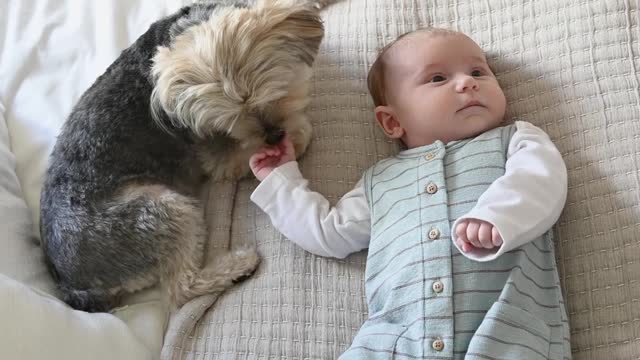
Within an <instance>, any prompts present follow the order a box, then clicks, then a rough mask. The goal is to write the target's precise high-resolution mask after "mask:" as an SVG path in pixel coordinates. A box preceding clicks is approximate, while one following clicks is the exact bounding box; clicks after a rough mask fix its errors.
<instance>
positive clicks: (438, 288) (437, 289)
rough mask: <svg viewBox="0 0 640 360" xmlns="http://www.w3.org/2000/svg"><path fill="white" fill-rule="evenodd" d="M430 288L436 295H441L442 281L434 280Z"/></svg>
mask: <svg viewBox="0 0 640 360" xmlns="http://www.w3.org/2000/svg"><path fill="white" fill-rule="evenodd" d="M431 288H432V289H433V291H435V292H437V293H441V292H442V290H444V284H443V283H442V281H440V280H436V281H434V282H433V284H432V285H431Z"/></svg>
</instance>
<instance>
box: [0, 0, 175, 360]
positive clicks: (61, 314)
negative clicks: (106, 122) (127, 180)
mask: <svg viewBox="0 0 640 360" xmlns="http://www.w3.org/2000/svg"><path fill="white" fill-rule="evenodd" d="M179 6H180V1H179V0H165V1H158V0H107V1H90V0H84V1H78V0H9V1H7V0H5V1H0V121H2V124H0V125H2V128H4V132H3V133H2V134H3V135H2V139H4V144H5V145H4V148H3V150H2V155H6V156H3V157H2V158H0V161H1V162H2V164H1V165H3V168H2V170H3V174H4V175H7V176H4V177H3V178H5V179H9V180H11V181H13V182H12V183H11V184H9V185H7V184H8V183H7V182H2V183H0V194H5V195H6V194H7V193H9V194H10V195H11V196H12V198H11V199H12V202H11V203H9V202H4V203H3V204H4V205H5V206H3V207H2V208H0V217H2V219H3V220H5V221H7V223H8V221H9V220H10V219H12V218H10V216H12V217H19V219H15V220H12V221H11V224H13V226H12V227H9V226H3V229H2V233H0V237H2V238H1V239H0V240H2V244H3V246H7V247H8V248H9V249H13V250H15V251H13V250H12V251H0V273H1V274H4V275H6V276H8V277H9V278H6V277H2V276H1V275H0V280H1V281H0V310H1V311H2V313H3V315H0V318H2V319H3V320H2V321H0V358H3V359H5V358H6V359H9V358H16V357H15V356H16V355H18V354H19V355H20V356H19V358H20V359H28V358H42V355H44V354H46V355H47V357H48V358H61V359H62V358H64V359H73V358H74V357H73V356H72V355H74V354H75V355H78V354H83V353H84V356H82V357H78V358H82V359H86V358H88V357H87V354H92V355H91V356H90V357H91V358H96V357H95V356H94V355H93V353H94V351H98V350H99V351H102V352H104V356H106V357H105V358H132V359H136V358H140V359H142V358H147V357H148V355H149V354H151V356H152V357H154V358H155V357H157V355H158V354H159V352H160V347H161V345H162V344H161V343H162V335H163V332H164V328H165V323H166V311H165V309H164V307H163V306H161V305H160V302H159V300H158V299H159V294H158V291H157V290H148V291H145V292H142V293H140V294H137V295H136V296H134V297H130V298H128V299H125V305H124V307H123V308H121V309H118V310H116V311H114V314H113V315H111V314H101V315H94V314H79V313H78V312H73V311H71V310H70V309H69V308H68V307H66V305H63V304H62V303H61V302H59V301H56V300H55V299H54V298H53V297H51V296H50V295H54V296H55V295H56V293H55V291H54V285H53V282H52V280H51V278H50V277H49V276H48V273H46V270H45V268H44V264H43V262H42V254H41V252H40V251H39V249H38V247H37V236H38V231H37V229H38V223H39V210H38V209H39V201H40V189H41V186H42V182H43V176H44V173H45V169H46V163H47V157H48V155H49V153H50V152H51V150H52V148H53V145H54V143H55V138H56V135H57V134H58V132H59V130H60V127H61V125H62V123H63V122H64V120H65V118H66V116H67V114H68V113H69V112H70V111H71V107H72V106H73V104H74V103H75V102H76V101H77V99H78V98H79V97H80V95H82V93H83V92H84V91H85V90H86V89H87V88H88V87H89V86H90V85H91V84H92V83H93V81H94V80H95V79H96V78H97V77H98V76H99V75H100V74H101V73H102V72H103V71H104V70H105V69H106V67H107V66H108V65H109V64H110V63H111V62H112V61H113V60H114V59H115V58H116V57H117V56H118V55H119V53H120V51H121V50H122V49H124V48H126V47H127V46H129V44H130V43H132V42H133V41H134V40H135V39H136V38H137V37H138V36H139V35H140V34H141V33H143V32H144V31H145V30H146V29H147V28H148V26H149V25H150V24H151V23H152V22H153V21H155V20H156V19H158V18H160V17H162V16H164V15H167V14H169V13H171V12H172V11H174V10H176V9H177V8H178V7H179ZM5 121H6V127H5ZM7 129H8V133H7ZM7 140H8V145H9V146H6V145H7ZM0 145H2V144H0ZM9 150H10V151H11V152H12V153H13V154H11V152H9ZM14 155H15V157H14ZM14 168H15V174H12V172H13V169H14ZM5 170H6V171H5ZM5 173H6V174H5ZM16 174H17V178H16V177H15V175H16ZM16 180H17V181H16ZM18 182H19V185H18ZM16 194H18V195H16ZM21 196H24V200H26V206H25V204H24V202H23V201H22V199H21ZM5 200H6V199H5ZM16 204H17V205H16ZM27 206H28V209H29V210H27ZM29 212H30V214H31V219H30V218H29ZM18 225H19V226H18ZM30 226H32V228H31V229H30V228H29V227H30ZM3 233H4V235H3ZM34 239H35V241H34ZM5 249H6V248H5ZM11 278H13V279H15V280H18V281H20V282H22V284H23V285H28V286H32V287H34V288H35V289H37V290H39V291H40V292H38V291H33V290H31V289H29V288H28V287H23V286H21V285H20V284H19V283H16V282H13V280H12V279H11ZM33 311H35V313H33ZM5 315H6V316H5ZM10 315H11V316H10ZM61 321H62V322H64V323H60V322H61ZM123 321H124V322H123ZM127 325H128V326H129V330H127V331H125V330H123V328H126V326H127ZM36 329H39V330H38V331H36V332H35V333H33V331H35V330H36ZM9 333H11V334H12V337H6V336H5V335H6V334H9ZM28 333H32V335H30V336H27V334H28ZM33 336H36V337H39V338H36V339H34V338H33ZM100 338H103V339H104V341H103V342H102V343H100ZM56 344H58V346H56ZM73 344H75V345H73ZM100 344H101V345H100ZM72 345H73V346H76V347H77V348H76V349H75V350H74V351H70V348H68V347H69V346H72ZM101 346H102V349H101ZM110 349H111V350H112V352H111V353H110V352H109V350H110ZM143 353H144V354H146V355H144V356H143V355H142V354H143ZM123 354H129V355H130V356H128V357H127V356H124V355H123ZM116 355H117V356H116ZM121 355H122V356H121ZM70 356H71V357H70ZM114 356H115V357H114Z"/></svg>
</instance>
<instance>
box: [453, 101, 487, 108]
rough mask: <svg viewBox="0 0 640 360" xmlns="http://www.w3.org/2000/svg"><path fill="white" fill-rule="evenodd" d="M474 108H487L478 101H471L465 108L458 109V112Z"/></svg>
mask: <svg viewBox="0 0 640 360" xmlns="http://www.w3.org/2000/svg"><path fill="white" fill-rule="evenodd" d="M473 107H485V106H484V105H482V103H481V102H480V101H478V100H469V101H467V102H466V103H465V104H464V106H463V107H461V108H460V109H458V111H462V110H465V109H469V108H473Z"/></svg>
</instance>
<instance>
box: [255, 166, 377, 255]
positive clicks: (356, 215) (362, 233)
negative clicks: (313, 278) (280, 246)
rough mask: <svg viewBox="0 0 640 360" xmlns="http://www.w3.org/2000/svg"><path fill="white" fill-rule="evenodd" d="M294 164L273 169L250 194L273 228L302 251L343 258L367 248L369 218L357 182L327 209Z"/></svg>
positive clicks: (361, 189)
mask: <svg viewBox="0 0 640 360" xmlns="http://www.w3.org/2000/svg"><path fill="white" fill-rule="evenodd" d="M307 184H308V181H307V180H305V179H304V178H303V177H302V174H300V170H299V169H298V163H297V162H289V163H286V164H284V165H282V166H279V167H278V168H276V169H275V170H274V171H273V172H271V174H269V176H267V177H266V178H265V179H264V180H263V181H262V182H261V183H260V185H258V187H257V188H256V189H255V190H254V192H253V194H251V200H252V201H253V202H254V203H255V204H256V205H258V206H259V207H260V208H261V209H262V210H263V211H264V212H265V213H267V214H268V215H269V217H270V218H271V222H272V223H273V225H274V226H275V227H276V228H277V229H278V230H279V231H280V232H282V233H283V234H284V235H285V236H286V237H287V238H289V239H290V240H291V241H293V242H295V243H296V244H298V245H299V246H300V247H302V248H303V249H305V250H307V251H309V252H311V253H313V254H316V255H320V256H331V257H336V258H344V257H346V256H347V255H349V254H351V253H353V252H356V251H360V250H362V249H364V248H367V247H368V246H369V239H370V233H371V214H370V212H369V206H368V205H367V200H366V197H365V194H364V188H363V187H362V181H360V182H359V183H358V184H357V185H356V186H355V188H354V189H353V190H351V191H350V192H348V193H347V194H345V195H344V196H343V197H342V198H341V199H340V201H339V202H338V203H337V204H336V205H335V206H334V207H331V205H330V204H329V201H328V200H327V199H326V198H325V197H324V196H322V195H320V194H319V193H317V192H313V191H311V190H309V188H308V187H307Z"/></svg>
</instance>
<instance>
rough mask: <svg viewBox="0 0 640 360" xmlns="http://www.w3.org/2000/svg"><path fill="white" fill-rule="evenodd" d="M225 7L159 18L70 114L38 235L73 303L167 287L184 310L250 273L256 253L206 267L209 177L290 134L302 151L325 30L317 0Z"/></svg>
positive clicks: (226, 174) (238, 170) (238, 171)
mask: <svg viewBox="0 0 640 360" xmlns="http://www.w3.org/2000/svg"><path fill="white" fill-rule="evenodd" d="M323 2H326V0H324V1H323V0H321V1H320V2H319V4H320V5H318V3H316V4H312V5H315V6H316V7H317V8H319V7H321V6H322V5H323V4H322V3H323ZM227 3H231V4H220V3H215V4H211V3H209V4H200V5H194V6H192V7H185V8H183V9H181V10H180V11H178V12H177V13H175V14H173V15H171V16H169V17H167V18H164V19H162V20H160V21H158V22H156V23H154V24H153V25H151V27H150V29H149V30H148V31H147V32H146V33H145V34H143V35H142V36H141V37H140V38H139V39H138V40H137V41H136V42H135V43H134V44H133V45H132V46H131V47H129V48H128V49H126V50H124V51H123V52H122V54H121V55H120V57H119V58H118V59H117V60H116V61H115V62H114V63H113V64H112V65H111V66H110V67H109V68H108V69H107V71H106V72H105V73H104V74H103V75H102V76H100V77H99V78H98V79H97V80H96V82H95V83H94V84H93V85H92V86H91V87H90V88H89V89H88V90H87V91H86V92H85V93H84V94H83V95H82V97H81V98H80V100H79V102H78V103H77V104H76V105H75V107H74V108H73V110H72V112H71V114H70V115H69V118H68V119H67V121H66V122H65V124H64V126H63V128H62V131H61V133H60V135H59V137H58V139H57V143H56V145H55V147H54V149H53V152H52V154H51V157H50V163H49V168H48V170H47V174H46V179H45V183H44V187H43V191H42V197H41V214H42V215H41V227H40V230H41V238H42V243H43V248H44V250H45V253H46V257H47V261H48V263H49V267H50V269H51V272H52V273H53V275H54V277H55V278H56V280H57V282H58V284H59V288H60V290H61V291H62V293H63V295H64V300H65V301H66V302H67V303H68V304H70V305H71V306H72V307H74V308H76V309H81V310H86V311H106V310H108V309H110V308H111V307H113V306H115V305H116V302H117V299H118V297H119V295H121V294H123V293H127V292H132V291H136V290H139V289H142V288H145V287H148V286H151V285H153V284H155V283H157V282H158V281H160V282H161V284H162V285H163V287H164V288H166V290H167V293H168V295H169V297H168V299H169V301H170V303H171V304H173V305H175V306H180V305H182V304H184V303H185V302H186V301H188V300H190V299H192V298H193V297H196V296H199V295H202V294H205V293H215V292H221V291H223V290H224V289H226V288H227V287H229V286H230V285H231V284H232V283H234V282H236V281H238V280H240V279H242V278H244V277H246V276H249V275H250V274H251V273H253V272H254V271H255V269H256V266H257V265H258V262H259V257H258V255H257V253H256V252H255V249H250V248H246V249H240V250H236V251H232V252H230V253H228V254H226V255H224V256H222V257H221V259H219V260H218V261H216V265H215V266H214V267H213V268H208V269H201V265H202V261H203V257H204V247H205V241H206V224H205V223H204V217H203V211H202V206H201V204H200V203H199V201H198V200H197V199H198V197H197V196H198V192H199V188H200V186H201V185H202V184H203V179H204V176H210V177H212V178H213V179H214V180H219V179H225V178H226V179H229V178H231V179H233V178H238V177H240V176H242V175H245V174H246V173H247V172H248V170H249V167H248V159H249V156H250V155H251V154H252V153H253V152H254V151H255V150H256V149H257V148H258V147H260V146H263V145H264V144H265V143H270V144H275V143H277V142H279V141H280V140H281V138H282V136H283V135H284V133H285V132H286V133H287V134H288V135H289V137H290V138H291V140H292V141H293V143H294V145H295V148H296V153H297V154H301V153H302V152H304V150H305V149H306V147H307V145H308V143H309V140H310V135H311V126H310V123H309V121H308V119H307V117H306V116H305V114H304V112H303V111H304V109H305V107H306V106H307V104H308V95H307V94H308V89H307V86H308V80H309V77H310V75H311V65H312V63H313V61H314V58H315V56H316V54H317V51H318V48H319V45H320V42H321V40H322V37H323V35H324V29H323V26H322V22H321V20H320V18H319V16H318V12H317V9H316V8H314V6H308V5H309V3H302V4H299V3H296V2H295V1H292V0H288V1H286V0H271V1H270V0H265V1H264V2H262V3H258V4H256V5H255V6H249V5H248V4H247V3H246V1H242V0H238V1H227Z"/></svg>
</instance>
